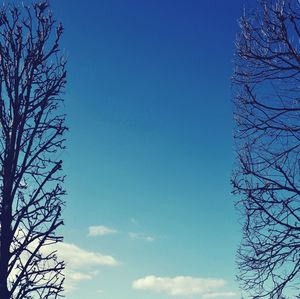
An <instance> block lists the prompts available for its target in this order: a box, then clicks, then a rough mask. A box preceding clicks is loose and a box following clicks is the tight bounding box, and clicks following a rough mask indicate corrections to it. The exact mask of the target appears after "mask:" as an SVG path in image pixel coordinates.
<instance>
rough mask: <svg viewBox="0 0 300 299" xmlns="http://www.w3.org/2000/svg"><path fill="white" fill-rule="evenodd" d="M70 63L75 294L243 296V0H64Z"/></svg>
mask: <svg viewBox="0 0 300 299" xmlns="http://www.w3.org/2000/svg"><path fill="white" fill-rule="evenodd" d="M51 4H52V9H53V11H54V14H55V16H56V18H57V19H59V20H61V21H62V22H63V24H64V27H65V35H64V41H63V46H62V48H63V49H64V51H65V52H66V54H67V56H68V60H69V64H68V82H69V83H68V86H67V90H66V95H65V99H66V105H65V109H66V112H67V114H68V124H69V127H70V132H69V133H68V136H67V138H68V142H67V145H68V149H67V151H66V152H65V153H64V154H63V159H64V169H65V173H66V174H67V182H66V188H67V191H68V196H67V197H66V201H67V207H66V209H65V227H64V229H63V234H64V236H65V242H66V243H65V245H64V248H63V250H64V258H65V259H66V261H67V263H68V265H69V268H68V272H67V284H66V286H67V289H68V293H67V294H66V297H67V298H72V299H77V298H78V299H79V298H88V299H97V298H99V299H101V298H105V299H118V298H120V299H121V298H122V299H137V298H143V299H148V298H149V299H150V298H151V299H156V298H157V299H168V298H179V299H180V298H199V299H201V298H203V299H206V298H216V299H225V298H239V290H238V286H237V284H236V282H235V275H236V269H235V268H236V266H235V263H234V259H235V252H236V249H237V246H238V243H239V241H240V226H239V224H238V215H237V213H236V212H235V210H234V206H233V199H232V197H231V195H230V191H231V186H230V173H231V170H232V167H233V159H234V152H233V140H232V129H233V120H232V107H231V89H230V76H231V74H232V69H233V63H232V59H233V52H234V40H235V36H236V34H237V32H238V25H237V18H238V17H239V16H240V15H241V13H242V10H243V1H241V0H240V1H238V0H231V1H223V0H216V1H211V0H201V1H199V0H198V1H196V0H195V1H194V0H188V1H182V0H154V1H140V0H135V1H134V0H101V1H96V0H93V1H92V0H86V1H78V2H76V3H71V2H70V1H68V2H67V1H58V0H52V2H51Z"/></svg>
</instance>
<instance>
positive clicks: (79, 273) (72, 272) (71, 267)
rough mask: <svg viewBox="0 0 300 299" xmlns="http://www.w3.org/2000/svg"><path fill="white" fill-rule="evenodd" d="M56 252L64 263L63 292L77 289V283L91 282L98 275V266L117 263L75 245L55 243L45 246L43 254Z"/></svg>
mask: <svg viewBox="0 0 300 299" xmlns="http://www.w3.org/2000/svg"><path fill="white" fill-rule="evenodd" d="M53 250H57V255H58V256H59V258H60V259H61V260H64V261H65V263H66V270H65V276H66V280H65V284H64V287H65V290H66V292H71V291H74V290H76V289H77V287H78V285H79V283H81V282H83V281H87V280H92V279H93V278H95V276H97V275H98V273H99V270H98V268H99V267H100V266H110V267H113V266H117V265H118V261H117V260H116V259H115V258H114V257H112V256H110V255H103V254H101V253H99V252H93V251H88V250H85V249H82V248H80V247H79V246H77V245H75V244H70V243H57V244H55V245H52V246H45V248H44V249H43V253H44V254H47V253H49V252H52V251H53Z"/></svg>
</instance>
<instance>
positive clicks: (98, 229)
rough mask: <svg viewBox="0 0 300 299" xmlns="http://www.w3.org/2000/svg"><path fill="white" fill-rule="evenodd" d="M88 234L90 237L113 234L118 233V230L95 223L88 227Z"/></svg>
mask: <svg viewBox="0 0 300 299" xmlns="http://www.w3.org/2000/svg"><path fill="white" fill-rule="evenodd" d="M88 231H89V232H88V236H90V237H96V236H105V235H111V234H116V233H117V232H118V231H117V230H116V229H113V228H109V227H107V226H104V225H93V226H90V227H89V228H88Z"/></svg>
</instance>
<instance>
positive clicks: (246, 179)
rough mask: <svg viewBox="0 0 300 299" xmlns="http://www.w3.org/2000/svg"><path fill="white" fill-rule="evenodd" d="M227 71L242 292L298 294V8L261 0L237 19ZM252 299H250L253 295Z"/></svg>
mask: <svg viewBox="0 0 300 299" xmlns="http://www.w3.org/2000/svg"><path fill="white" fill-rule="evenodd" d="M240 27H241V33H240V34H239V36H238V38H237V42H236V57H235V73H234V78H233V80H234V107H235V120H236V130H235V140H236V146H237V165H236V167H235V171H234V173H233V178H232V183H233V187H234V193H236V194H238V201H237V207H238V208H239V209H240V211H241V213H242V216H243V217H242V220H243V224H244V225H243V241H242V244H241V246H240V249H239V252H238V265H239V270H240V271H239V275H238V278H239V280H240V282H241V285H242V287H243V288H244V289H245V290H246V291H247V293H250V294H252V296H255V298H277V297H281V296H283V297H286V296H288V297H289V296H292V298H295V297H296V295H297V294H299V288H300V285H299V279H300V4H299V1H297V0H285V1H284V0H261V1H259V6H258V9H256V10H250V11H249V12H248V13H244V15H243V16H242V18H241V19H240ZM252 298H253V297H252Z"/></svg>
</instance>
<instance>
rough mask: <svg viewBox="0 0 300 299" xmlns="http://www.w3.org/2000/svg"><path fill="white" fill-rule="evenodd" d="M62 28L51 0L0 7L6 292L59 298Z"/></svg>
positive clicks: (0, 176)
mask: <svg viewBox="0 0 300 299" xmlns="http://www.w3.org/2000/svg"><path fill="white" fill-rule="evenodd" d="M62 32H63V28H62V26H61V25H60V24H58V23H57V22H56V21H55V20H54V18H53V16H52V13H51V11H50V9H49V6H48V4H47V2H44V1H43V2H40V3H35V4H32V5H30V6H24V5H22V6H21V5H20V6H18V5H10V6H6V7H4V6H3V7H2V8H1V10H0V134H1V136H0V190H1V191H0V192H1V193H0V225H1V226H0V294H1V295H0V297H1V299H11V298H13V299H21V298H22V299H24V298H26V299H32V298H43V299H45V298H57V297H59V296H61V292H62V290H63V280H64V276H63V273H62V270H63V269H64V263H63V261H60V260H59V259H58V257H57V254H56V251H55V250H54V249H53V244H55V243H57V242H59V241H61V240H62V238H61V237H60V236H58V235H57V234H56V229H57V228H58V227H59V226H60V225H62V224H63V222H62V219H61V206H62V205H63V201H62V195H64V194H65V191H64V189H63V188H62V186H61V183H62V182H63V180H64V176H63V175H62V174H61V172H60V170H61V166H62V161H60V160H59V159H58V155H59V152H60V151H61V150H62V149H63V148H64V137H63V134H64V132H65V131H66V130H67V128H66V126H65V124H64V120H65V115H64V114H62V113H60V106H61V103H62V98H61V94H62V92H63V89H64V86H65V83H66V71H65V64H66V62H65V59H64V58H63V57H62V55H61V54H60V49H59V42H60V39H61V36H62Z"/></svg>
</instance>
